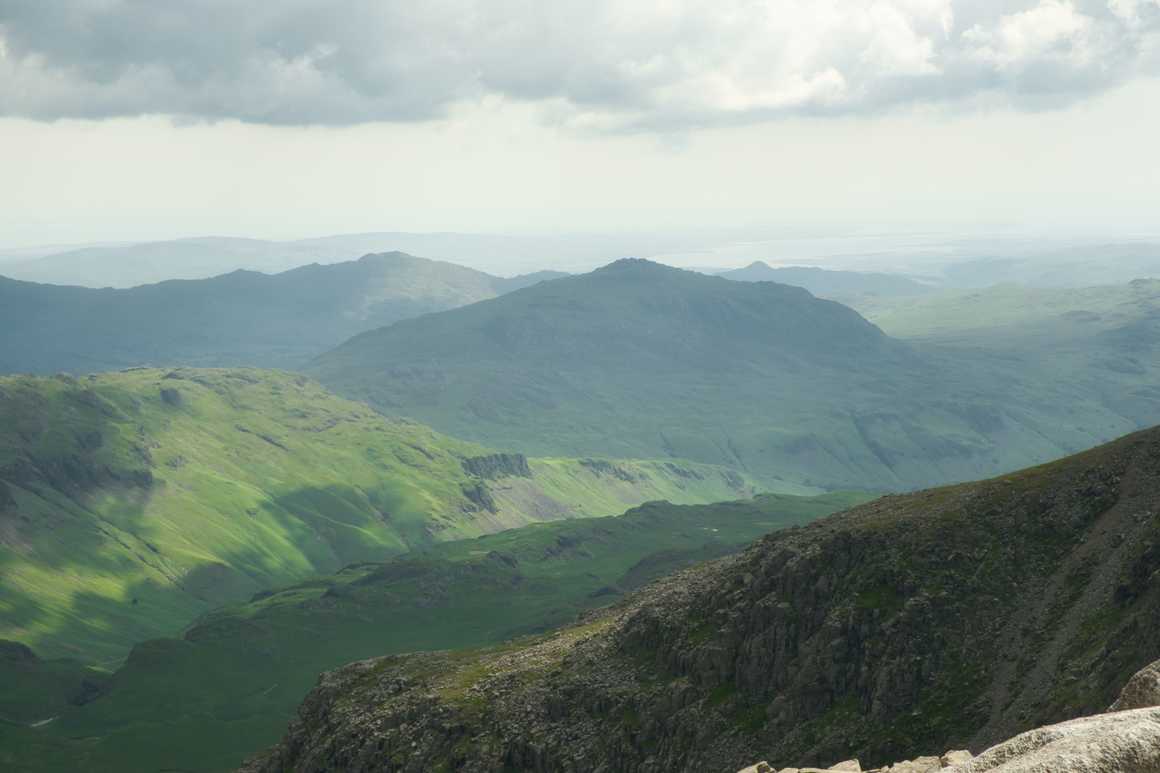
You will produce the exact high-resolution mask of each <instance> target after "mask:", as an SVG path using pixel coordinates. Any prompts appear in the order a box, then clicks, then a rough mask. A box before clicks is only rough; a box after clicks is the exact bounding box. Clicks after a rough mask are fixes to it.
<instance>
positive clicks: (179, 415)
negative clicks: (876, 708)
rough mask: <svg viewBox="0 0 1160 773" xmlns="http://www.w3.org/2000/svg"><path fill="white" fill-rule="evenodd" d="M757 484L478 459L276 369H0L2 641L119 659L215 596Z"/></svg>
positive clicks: (222, 599)
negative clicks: (83, 372) (93, 372)
mask: <svg viewBox="0 0 1160 773" xmlns="http://www.w3.org/2000/svg"><path fill="white" fill-rule="evenodd" d="M763 487H765V488H773V487H771V486H769V485H768V484H765V485H764V486H763ZM757 490H758V488H757V485H756V484H755V483H754V482H753V481H752V480H751V479H749V478H747V477H746V476H744V475H742V474H739V473H736V472H734V471H732V470H725V469H719V468H712V467H707V466H705V465H697V464H685V463H671V462H668V461H661V462H622V461H608V460H604V459H578V460H566V459H540V460H536V459H533V460H531V461H528V460H526V459H524V457H522V456H519V455H516V454H494V453H493V452H491V451H489V450H488V449H486V448H483V447H481V446H478V445H475V444H472V443H466V442H461V441H457V440H454V439H451V438H448V437H445V436H442V435H440V434H438V433H436V432H434V431H432V430H430V429H428V428H427V427H424V426H421V425H418V424H414V423H412V422H408V421H402V420H394V419H387V418H384V417H382V416H380V415H379V414H377V413H375V412H374V411H372V410H371V409H369V408H368V407H366V406H364V405H361V404H358V403H352V402H349V401H346V400H342V399H339V398H337V397H334V396H333V395H331V394H329V393H327V392H326V391H325V390H323V389H322V388H321V387H319V386H318V385H317V384H316V383H314V382H312V381H310V380H309V379H307V378H306V377H304V376H296V375H291V374H287V373H279V372H272V371H258V370H191V369H182V370H176V371H165V370H134V371H130V372H126V373H116V374H103V375H99V376H90V377H88V378H85V379H80V380H78V379H73V378H71V377H65V376H62V377H53V378H39V377H10V378H3V379H0V575H2V576H3V582H4V593H3V594H2V595H0V639H12V640H15V641H19V642H23V643H25V644H28V645H31V646H32V647H33V648H34V649H36V650H37V651H38V653H39V654H41V655H43V656H46V657H51V658H56V657H61V656H71V657H77V658H81V659H85V660H90V661H93V660H96V661H101V662H106V663H109V662H115V661H117V660H119V659H120V658H121V657H123V656H124V654H125V652H126V651H127V650H128V648H129V647H130V646H131V645H132V644H134V643H135V642H138V641H141V640H144V639H148V638H153V637H156V636H161V635H170V634H174V633H176V632H177V631H179V630H180V627H181V626H182V625H183V624H185V622H186V621H188V620H189V619H191V618H193V617H195V616H196V615H198V614H201V613H202V612H204V611H206V610H207V609H210V608H211V607H213V606H217V605H219V604H222V603H226V602H231V601H236V600H239V599H243V598H247V597H249V596H250V595H252V594H254V593H256V592H258V591H260V590H262V589H265V588H269V587H271V586H274V585H279V584H285V583H288V582H293V581H296V580H299V579H301V578H303V577H308V576H311V575H315V574H318V573H322V572H330V571H334V570H336V569H338V568H340V567H342V566H345V565H346V564H349V563H353V562H358V561H371V560H381V559H382V558H384V557H386V556H389V555H392V554H397V553H401V552H404V551H407V550H410V549H413V548H415V547H421V546H424V545H429V544H432V543H434V542H438V541H443V540H450V539H461V538H464V537H473V536H478V535H480V534H484V533H489V532H495V531H498V530H501V529H506V528H511V527H513V526H521V525H524V524H527V523H530V522H533V521H540V520H555V519H562V518H572V517H586V516H602V515H612V514H615V513H617V512H621V511H623V510H624V508H626V507H629V506H632V505H635V504H639V503H640V502H643V501H647V500H652V499H669V500H673V501H677V502H686V503H694V502H710V501H718V500H723V499H733V498H736V497H738V496H750V495H752V494H753V493H755V492H756V491H757ZM783 490H786V491H790V490H794V489H793V487H790V486H785V487H784V488H783ZM797 490H801V489H800V488H799V489H797Z"/></svg>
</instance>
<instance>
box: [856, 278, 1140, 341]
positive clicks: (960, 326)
mask: <svg viewBox="0 0 1160 773" xmlns="http://www.w3.org/2000/svg"><path fill="white" fill-rule="evenodd" d="M851 305H853V306H854V308H856V309H857V310H858V311H859V312H861V313H862V314H863V315H864V316H866V318H867V319H869V320H870V321H872V322H874V323H875V324H877V325H878V326H879V327H881V328H882V329H883V330H885V331H886V332H887V333H888V334H890V335H892V336H896V337H898V338H906V339H912V340H927V341H937V342H939V343H946V344H962V345H965V346H988V347H1002V348H1019V349H1025V350H1033V348H1034V346H1035V345H1044V344H1057V345H1058V344H1066V343H1069V342H1076V343H1086V344H1088V345H1093V344H1097V345H1098V343H1099V342H1100V341H1101V339H1106V338H1108V337H1109V336H1113V337H1114V336H1115V335H1116V334H1117V333H1118V332H1121V331H1127V330H1133V329H1138V328H1142V327H1145V326H1147V325H1148V324H1149V323H1150V324H1151V325H1156V324H1158V323H1160V280H1156V279H1137V280H1135V281H1133V282H1128V283H1125V284H1116V285H1102V286H1096V287H1081V288H1063V289H1058V288H1055V289H1050V288H1037V287H1026V286H1023V285H1015V284H1004V285H996V286H994V287H987V288H984V289H974V290H945V291H941V292H938V293H931V294H928V295H925V296H922V297H908V298H900V297H894V298H886V297H878V298H861V299H858V300H856V301H853V302H852V303H851ZM1140 332H1143V330H1141V331H1140ZM1140 343H1144V341H1140Z"/></svg>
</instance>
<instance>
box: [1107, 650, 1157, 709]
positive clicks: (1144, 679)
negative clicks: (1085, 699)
mask: <svg viewBox="0 0 1160 773" xmlns="http://www.w3.org/2000/svg"><path fill="white" fill-rule="evenodd" d="M1150 706H1160V660H1157V661H1156V662H1154V663H1153V664H1152V665H1150V666H1145V667H1144V668H1142V669H1140V670H1139V671H1137V672H1136V675H1135V676H1133V677H1132V678H1131V679H1129V680H1128V683H1127V684H1126V685H1124V689H1123V690H1121V691H1120V697H1119V698H1117V699H1116V702H1115V703H1113V704H1112V705H1111V707H1109V708H1108V711H1124V710H1126V709H1146V708H1148V707H1150Z"/></svg>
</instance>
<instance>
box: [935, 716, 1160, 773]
mask: <svg viewBox="0 0 1160 773" xmlns="http://www.w3.org/2000/svg"><path fill="white" fill-rule="evenodd" d="M952 770H953V773H992V772H993V773H1110V771H1116V773H1160V709H1157V708H1150V709H1135V710H1132V711H1117V712H1113V713H1110V714H1101V715H1099V716H1095V717H1084V718H1083V719H1076V720H1072V721H1070V722H1063V723H1060V724H1056V725H1051V726H1049V727H1043V728H1038V729H1036V730H1032V731H1030V732H1027V733H1023V734H1021V735H1018V736H1016V737H1015V738H1012V739H1011V740H1010V741H1007V742H1006V743H1002V744H999V745H998V746H996V747H994V748H992V749H988V750H987V751H985V752H983V753H982V754H980V755H979V756H978V757H977V758H976V759H974V760H973V761H971V762H969V763H967V764H965V765H958V766H955V767H954V768H953V769H952Z"/></svg>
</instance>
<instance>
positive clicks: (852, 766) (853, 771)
mask: <svg viewBox="0 0 1160 773" xmlns="http://www.w3.org/2000/svg"><path fill="white" fill-rule="evenodd" d="M830 770H844V771H848V772H849V773H862V763H860V762H858V760H846V761H845V762H839V763H838V764H837V765H831V766H830Z"/></svg>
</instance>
